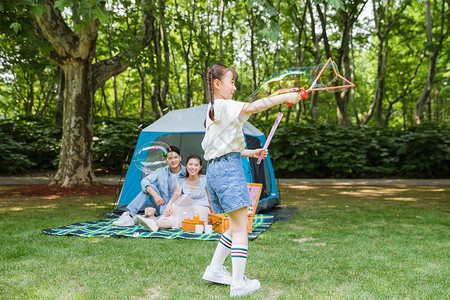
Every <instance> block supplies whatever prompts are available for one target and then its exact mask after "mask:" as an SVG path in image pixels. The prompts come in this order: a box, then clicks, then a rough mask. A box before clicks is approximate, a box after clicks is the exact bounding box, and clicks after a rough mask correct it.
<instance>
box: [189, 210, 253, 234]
mask: <svg viewBox="0 0 450 300" xmlns="http://www.w3.org/2000/svg"><path fill="white" fill-rule="evenodd" d="M247 217H248V226H247V232H248V233H250V232H252V227H253V215H248V216H247ZM208 224H210V225H212V226H213V230H214V231H215V232H218V233H224V232H225V231H227V229H228V228H230V219H229V218H228V217H225V215H224V214H211V213H210V214H208ZM194 227H195V226H194Z"/></svg>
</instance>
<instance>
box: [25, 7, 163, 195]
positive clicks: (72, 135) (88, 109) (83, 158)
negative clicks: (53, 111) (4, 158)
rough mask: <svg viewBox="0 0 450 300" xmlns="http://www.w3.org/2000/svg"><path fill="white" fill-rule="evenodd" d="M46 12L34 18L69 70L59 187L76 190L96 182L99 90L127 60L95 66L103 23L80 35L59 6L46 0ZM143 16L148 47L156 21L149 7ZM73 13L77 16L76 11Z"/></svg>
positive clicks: (91, 22)
mask: <svg viewBox="0 0 450 300" xmlns="http://www.w3.org/2000/svg"><path fill="white" fill-rule="evenodd" d="M42 4H43V5H44V7H45V11H44V12H43V13H42V15H41V16H39V17H38V16H37V15H34V14H33V15H32V17H33V18H34V20H35V29H36V33H37V34H42V35H43V38H45V39H46V40H47V41H48V42H49V43H50V45H51V47H52V48H51V52H50V54H49V58H50V59H51V60H52V61H53V62H54V63H55V64H56V65H58V66H59V67H61V68H62V69H63V70H64V77H65V78H64V79H65V80H64V92H63V94H64V97H63V99H64V112H63V135H62V147H61V155H60V161H59V166H58V171H57V173H56V175H55V178H54V180H53V182H52V184H54V185H61V186H63V187H70V186H75V185H90V184H92V183H94V182H95V176H94V170H93V167H92V166H93V158H94V154H93V124H92V123H93V121H92V119H93V113H92V110H93V100H94V93H95V91H96V90H97V89H98V88H100V87H101V86H102V85H103V84H104V83H105V82H106V80H108V79H109V78H111V77H112V76H114V75H117V74H119V73H121V72H123V71H125V70H126V69H127V68H128V64H127V63H122V59H121V58H122V57H121V56H115V57H113V58H109V59H106V60H103V61H100V62H97V63H95V64H92V61H93V59H94V56H95V48H96V42H97V36H98V28H99V25H100V22H99V20H93V19H90V20H89V19H86V20H85V21H86V24H85V25H84V26H83V27H82V28H81V29H80V30H79V31H77V32H74V31H72V29H71V28H70V27H69V26H68V25H67V24H66V23H65V21H64V19H63V17H62V15H61V12H60V11H59V9H57V8H55V5H54V1H52V0H43V1H42ZM142 6H143V7H145V8H146V13H143V16H142V23H143V29H144V30H143V36H142V37H141V38H140V43H141V46H142V47H146V46H147V45H148V43H149V42H148V41H149V40H150V39H151V34H150V33H149V31H148V30H147V28H148V27H147V24H148V22H149V21H151V20H152V19H154V17H153V15H152V13H151V11H150V9H149V5H148V1H146V0H143V1H142ZM72 13H73V14H77V13H78V12H77V11H76V8H73V11H72Z"/></svg>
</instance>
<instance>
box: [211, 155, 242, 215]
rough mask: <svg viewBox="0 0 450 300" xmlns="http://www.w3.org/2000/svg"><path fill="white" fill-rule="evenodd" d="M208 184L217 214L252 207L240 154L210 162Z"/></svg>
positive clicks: (225, 156) (214, 210) (221, 157)
mask: <svg viewBox="0 0 450 300" xmlns="http://www.w3.org/2000/svg"><path fill="white" fill-rule="evenodd" d="M206 182H207V184H208V191H209V196H210V198H211V204H212V208H213V212H214V213H215V214H221V213H229V212H231V211H235V210H237V209H240V208H242V207H248V206H249V205H250V197H249V195H248V188H247V182H246V181H245V174H244V168H243V167H242V162H241V154H240V153H239V152H232V153H228V154H225V155H223V156H220V157H218V158H215V159H213V160H211V161H209V163H208V168H207V170H206Z"/></svg>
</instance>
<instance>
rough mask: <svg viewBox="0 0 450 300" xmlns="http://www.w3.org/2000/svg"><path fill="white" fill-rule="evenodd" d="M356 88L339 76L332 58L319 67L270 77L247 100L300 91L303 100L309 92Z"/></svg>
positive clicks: (304, 68)
mask: <svg viewBox="0 0 450 300" xmlns="http://www.w3.org/2000/svg"><path fill="white" fill-rule="evenodd" d="M319 69H320V71H319ZM325 71H326V72H325ZM321 77H322V78H321ZM313 78H314V79H313ZM339 80H343V82H341V83H342V84H340V85H339V84H336V83H337V82H338V81H339ZM311 82H312V84H311V85H310V86H309V88H308V85H309V83H311ZM282 85H284V86H286V85H291V86H293V87H292V88H280V87H281V86H282ZM354 86H355V85H354V84H353V83H352V82H350V81H349V80H347V79H346V78H344V77H343V76H341V75H340V74H339V71H338V70H337V66H336V63H335V62H333V60H332V59H331V57H330V58H329V59H328V60H327V61H326V62H325V63H322V64H319V65H317V66H313V67H299V68H291V69H287V70H284V71H282V72H278V73H275V74H273V75H271V76H269V77H268V78H267V79H266V80H265V81H264V82H263V83H262V84H261V85H260V86H259V87H258V88H257V89H256V90H255V91H254V92H253V93H252V94H251V95H250V97H248V98H247V101H254V100H257V99H260V98H263V97H271V96H275V95H278V94H283V93H288V92H296V91H300V92H299V94H300V97H301V98H302V99H303V98H308V93H309V92H313V91H320V90H326V91H328V92H338V91H340V90H342V89H343V88H348V87H354ZM272 90H276V92H271V91H272ZM286 105H288V106H292V104H291V103H286Z"/></svg>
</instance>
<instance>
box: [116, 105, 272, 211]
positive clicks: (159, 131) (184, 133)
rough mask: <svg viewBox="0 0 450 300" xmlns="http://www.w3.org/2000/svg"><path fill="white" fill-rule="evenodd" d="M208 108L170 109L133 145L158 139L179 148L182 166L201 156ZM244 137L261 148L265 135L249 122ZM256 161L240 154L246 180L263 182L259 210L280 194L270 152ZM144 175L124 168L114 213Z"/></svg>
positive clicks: (132, 195) (251, 145) (127, 200)
mask: <svg viewBox="0 0 450 300" xmlns="http://www.w3.org/2000/svg"><path fill="white" fill-rule="evenodd" d="M207 108H208V105H206V104H204V105H200V106H195V107H191V108H186V109H180V110H175V111H171V112H169V113H168V114H167V115H165V116H164V117H162V118H161V119H159V120H157V121H155V122H153V123H152V124H151V125H149V126H148V127H146V128H145V129H143V130H142V132H141V133H140V135H139V138H138V141H137V144H136V149H139V148H140V147H141V146H142V145H144V144H146V143H148V142H151V141H161V142H164V143H166V144H167V145H173V146H177V147H179V148H180V151H181V157H182V162H181V163H182V164H183V165H184V164H185V162H186V158H187V157H188V156H189V155H190V154H198V155H200V156H201V157H203V154H204V152H203V149H202V146H201V142H202V140H203V136H204V133H205V127H204V126H203V123H204V120H205V116H206V110H207ZM244 136H245V141H246V145H247V148H249V149H256V148H261V147H262V145H264V143H265V140H266V139H265V137H264V134H263V133H262V132H261V131H259V130H258V129H257V128H256V127H255V126H253V125H252V124H250V123H249V122H246V123H245V124H244ZM256 161H257V159H256V158H247V157H242V165H243V167H244V171H245V177H246V180H247V182H253V183H262V184H263V190H262V192H261V197H260V202H259V204H258V208H257V212H260V211H263V210H267V209H270V208H272V207H274V206H276V205H278V204H279V196H278V190H277V186H276V182H275V175H274V172H273V167H272V163H271V161H270V155H268V156H267V158H266V159H265V160H264V161H263V162H262V163H261V164H259V165H258V164H257V163H256ZM203 168H204V170H203V171H204V173H205V171H206V170H205V169H206V163H205V161H204V162H203ZM143 177H145V174H144V173H143V172H141V171H140V170H139V169H138V168H137V167H136V166H135V165H134V164H133V163H131V164H130V166H129V169H128V170H127V175H126V177H125V182H124V185H123V188H122V192H121V193H120V197H119V200H118V203H117V206H116V208H115V210H114V212H115V213H121V212H123V211H125V208H126V206H127V205H128V204H129V203H130V202H131V201H132V200H133V199H134V198H135V197H136V196H137V195H138V194H139V192H140V191H141V185H140V182H141V179H142V178H143ZM149 203H150V202H148V204H149Z"/></svg>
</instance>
